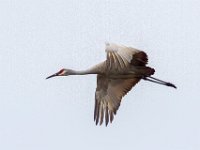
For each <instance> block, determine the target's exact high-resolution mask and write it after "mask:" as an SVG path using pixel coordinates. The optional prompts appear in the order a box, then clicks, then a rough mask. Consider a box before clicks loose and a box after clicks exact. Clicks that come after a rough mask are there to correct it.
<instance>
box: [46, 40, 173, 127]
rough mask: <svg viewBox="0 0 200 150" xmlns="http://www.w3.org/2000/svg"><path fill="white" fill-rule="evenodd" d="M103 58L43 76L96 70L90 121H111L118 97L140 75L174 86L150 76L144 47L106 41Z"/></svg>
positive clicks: (92, 72)
mask: <svg viewBox="0 0 200 150" xmlns="http://www.w3.org/2000/svg"><path fill="white" fill-rule="evenodd" d="M105 51H106V54H107V58H106V60H105V61H103V62H101V63H99V64H97V65H95V66H93V67H91V68H90V69H87V70H83V71H76V70H72V69H61V70H60V71H59V72H57V73H55V74H53V75H51V76H49V77H47V78H46V79H49V78H52V77H56V76H68V75H86V74H97V88H96V92H95V108H94V121H95V122H96V125H97V124H100V125H101V124H102V123H103V121H104V120H105V124H106V126H107V125H108V123H109V122H110V123H112V121H113V119H114V115H116V113H117V110H118V108H119V106H120V103H121V100H122V97H123V96H125V95H126V94H127V93H128V92H129V91H130V90H131V88H132V87H134V86H135V85H136V84H137V83H138V82H139V81H140V80H141V79H143V80H146V81H151V82H154V83H158V84H162V85H166V86H169V87H173V88H176V86H175V85H174V84H172V83H170V82H165V81H163V80H160V79H157V78H154V77H152V75H153V74H154V72H155V70H154V69H153V68H150V67H148V66H146V65H147V62H148V57H147V54H146V53H145V52H144V51H141V50H138V49H135V48H132V47H127V46H123V45H117V44H113V43H106V50H105Z"/></svg>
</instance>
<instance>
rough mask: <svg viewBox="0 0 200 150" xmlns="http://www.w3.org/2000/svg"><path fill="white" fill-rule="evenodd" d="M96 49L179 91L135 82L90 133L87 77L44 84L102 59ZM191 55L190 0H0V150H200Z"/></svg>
mask: <svg viewBox="0 0 200 150" xmlns="http://www.w3.org/2000/svg"><path fill="white" fill-rule="evenodd" d="M105 42H114V43H119V44H123V45H127V46H132V47H135V48H138V49H142V50H144V51H145V52H146V53H147V54H148V56H149V66H151V67H153V68H155V70H156V73H155V75H154V76H155V77H158V78H161V79H163V80H166V81H170V82H172V83H175V84H176V85H177V87H178V89H177V90H175V89H173V88H169V87H165V86H161V85H156V84H153V83H148V82H147V81H141V82H140V83H139V84H138V85H136V86H135V87H134V88H133V89H132V91H130V92H129V93H128V94H127V96H125V97H124V98H123V101H122V103H121V106H120V109H119V111H118V113H117V116H116V117H115V119H114V122H113V123H112V124H109V125H108V127H105V125H103V126H96V125H95V123H94V122H93V111H94V93H95V88H96V76H95V75H88V76H70V77H60V78H54V79H51V80H45V78H46V77H47V76H48V75H51V74H53V73H55V72H57V71H58V70H60V69H61V68H73V69H77V70H82V69H86V68H89V67H90V66H92V65H95V64H97V63H99V62H101V61H104V60H105V58H106V57H105V56H106V55H105V51H104V49H105ZM199 57H200V2H199V1H198V0H196V1H195V0H190V1H189V0H188V1H186V0H165V1H164V0H154V1H149V0H146V1H145V0H134V1H133V0H82V1H81V0H79V1H78V0H71V1H70V0H43V1H41V0H32V1H27V0H0V68H1V73H0V149H2V150H36V149H37V150H55V149H59V150H66V149H87V150H102V149H104V150H107V149H115V150H121V149H126V150H133V149H136V150H147V149H148V150H161V149H162V150H191V149H192V150H199V149H200V117H199V115H200V109H199V107H200V91H199V86H200V82H199V75H200V67H199V64H200V59H199Z"/></svg>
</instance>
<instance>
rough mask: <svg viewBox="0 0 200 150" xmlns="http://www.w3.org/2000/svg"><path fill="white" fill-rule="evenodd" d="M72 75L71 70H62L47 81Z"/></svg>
mask: <svg viewBox="0 0 200 150" xmlns="http://www.w3.org/2000/svg"><path fill="white" fill-rule="evenodd" d="M70 73H71V70H70V69H61V70H60V71H58V72H57V73H54V74H52V75H50V76H48V77H47V78H46V79H49V78H52V77H56V76H68V75H70Z"/></svg>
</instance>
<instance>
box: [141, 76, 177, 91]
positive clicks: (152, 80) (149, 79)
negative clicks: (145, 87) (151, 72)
mask: <svg viewBox="0 0 200 150" xmlns="http://www.w3.org/2000/svg"><path fill="white" fill-rule="evenodd" d="M143 79H144V80H147V81H150V82H153V83H157V84H161V85H166V86H170V87H173V88H175V89H176V88H177V87H176V86H175V85H174V84H172V83H170V82H166V81H163V80H160V79H157V78H154V77H151V76H147V77H143Z"/></svg>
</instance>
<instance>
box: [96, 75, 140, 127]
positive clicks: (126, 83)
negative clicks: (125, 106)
mask: <svg viewBox="0 0 200 150" xmlns="http://www.w3.org/2000/svg"><path fill="white" fill-rule="evenodd" d="M139 80H140V78H133V79H125V80H124V79H116V80H115V79H109V78H107V77H106V76H103V75H97V88H96V92H95V110H94V120H95V121H96V124H98V123H99V121H100V125H101V124H102V123H103V120H104V118H105V121H106V126H107V124H108V122H109V121H110V122H112V121H113V118H114V115H116V112H117V110H118V108H119V106H120V102H121V99H122V97H123V96H124V95H126V94H127V93H128V91H130V90H131V88H132V87H133V86H134V85H135V84H136V83H138V82H139Z"/></svg>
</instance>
